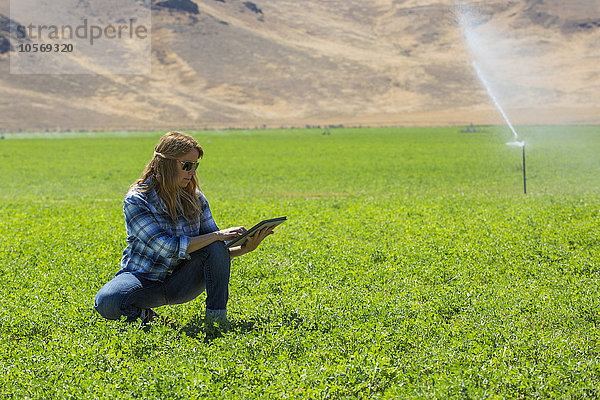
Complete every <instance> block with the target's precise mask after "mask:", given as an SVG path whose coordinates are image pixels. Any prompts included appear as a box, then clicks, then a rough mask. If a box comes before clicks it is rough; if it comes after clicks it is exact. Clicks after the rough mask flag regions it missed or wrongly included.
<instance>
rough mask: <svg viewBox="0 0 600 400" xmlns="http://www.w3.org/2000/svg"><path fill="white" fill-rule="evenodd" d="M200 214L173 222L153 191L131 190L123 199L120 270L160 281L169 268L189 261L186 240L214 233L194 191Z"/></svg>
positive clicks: (205, 205)
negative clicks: (124, 243)
mask: <svg viewBox="0 0 600 400" xmlns="http://www.w3.org/2000/svg"><path fill="white" fill-rule="evenodd" d="M197 195H198V199H199V200H200V207H201V212H200V215H199V216H198V218H197V219H196V220H195V221H190V222H188V221H187V220H186V219H185V218H184V217H183V216H180V217H179V220H178V221H177V223H175V222H174V221H173V219H172V218H171V216H170V215H169V212H168V211H167V207H166V205H165V203H164V202H163V201H162V200H161V199H160V197H158V195H157V194H156V192H155V191H154V190H152V191H150V192H147V193H142V192H138V191H136V190H135V188H133V189H132V190H130V191H129V192H128V193H127V194H126V195H125V199H124V200H123V212H124V213H125V226H126V229H127V247H126V248H125V250H123V258H122V259H121V270H120V271H119V272H118V273H117V275H118V274H119V273H122V272H132V273H134V274H135V275H139V276H141V277H143V278H146V279H149V280H153V281H161V282H162V281H164V280H165V279H166V278H167V277H168V276H169V275H170V274H171V273H172V272H173V268H174V267H175V266H176V265H177V264H179V263H180V262H181V261H183V260H188V259H190V255H189V254H188V253H187V252H186V250H187V248H188V246H189V244H190V238H191V237H192V236H199V235H203V234H206V233H211V232H215V231H218V230H219V228H218V227H217V224H216V223H215V221H214V219H213V216H212V213H211V211H210V207H209V206H208V201H207V200H206V197H204V195H203V194H202V193H200V192H199V191H198V192H197Z"/></svg>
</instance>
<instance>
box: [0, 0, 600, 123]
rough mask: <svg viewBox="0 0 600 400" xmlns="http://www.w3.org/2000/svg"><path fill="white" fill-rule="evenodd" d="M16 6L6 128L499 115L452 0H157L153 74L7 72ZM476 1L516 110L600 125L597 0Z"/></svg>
mask: <svg viewBox="0 0 600 400" xmlns="http://www.w3.org/2000/svg"><path fill="white" fill-rule="evenodd" d="M98 1H99V0H98ZM6 3H7V1H6V0H4V1H3V2H2V3H0V4H1V7H0V14H3V16H1V17H0V95H1V98H2V102H1V103H0V115H1V116H2V120H3V124H2V129H3V130H5V131H16V130H19V129H21V130H44V129H50V130H55V129H59V130H65V129H86V130H97V129H200V128H204V127H255V126H265V125H266V126H279V125H285V126H289V125H296V126H303V125H306V124H309V125H323V124H347V125H357V124H363V125H381V124H408V125H413V124H418V125H446V124H467V123H469V122H474V123H476V124H481V123H501V122H502V120H501V118H500V115H499V114H498V112H496V111H495V109H494V107H493V104H492V103H491V101H490V100H489V99H488V97H487V95H486V93H485V91H484V90H483V88H482V85H481V83H480V82H479V81H478V80H477V78H476V76H475V74H474V73H473V69H472V67H471V58H470V55H469V53H468V50H467V47H466V45H465V43H464V40H463V38H462V35H461V31H460V29H459V28H458V26H457V23H456V7H455V5H454V2H452V1H433V0H405V1H402V0H376V1H370V2H367V1H359V0H328V1H316V0H306V1H301V2H298V1H292V0H256V1H255V2H250V1H241V0H168V1H157V2H153V10H152V57H151V58H152V60H151V63H152V73H151V74H148V75H113V74H102V72H101V71H100V74H94V75H60V74H59V75H17V74H10V73H9V57H10V55H11V54H12V53H14V52H15V51H16V47H15V46H17V44H18V39H17V38H16V37H15V36H14V35H12V36H11V32H10V29H9V26H10V24H11V23H19V21H10V20H9V19H8V18H7V17H8V16H9V13H8V7H7V4H6ZM463 3H465V2H463ZM470 4H472V5H476V6H477V7H478V8H479V9H480V10H481V14H482V16H483V19H482V21H480V22H482V24H481V29H484V28H486V27H492V28H493V29H494V30H495V31H496V32H497V33H498V38H499V39H498V41H497V42H491V43H490V44H489V46H487V47H486V48H487V49H488V50H489V51H490V52H494V51H496V50H497V51H496V53H494V54H496V55H498V54H499V55H501V57H499V58H498V62H497V64H498V67H499V73H497V76H495V78H496V79H498V80H499V81H501V85H502V86H503V88H502V89H503V98H502V101H503V104H504V105H505V108H506V109H507V111H508V113H509V115H510V116H511V119H514V121H515V122H516V123H548V124H556V123H560V124H568V123H576V124H592V123H593V124H597V123H600V68H599V65H600V0H572V1H569V2H564V1H558V0H546V1H540V0H521V1H513V2H505V1H485V2H470ZM499 44H502V45H503V46H502V47H501V46H500V45H499ZM507 48H508V49H509V50H508V51H507V50H506V49H507ZM90 68H92V66H90ZM96 72H98V71H96ZM497 72H498V71H497Z"/></svg>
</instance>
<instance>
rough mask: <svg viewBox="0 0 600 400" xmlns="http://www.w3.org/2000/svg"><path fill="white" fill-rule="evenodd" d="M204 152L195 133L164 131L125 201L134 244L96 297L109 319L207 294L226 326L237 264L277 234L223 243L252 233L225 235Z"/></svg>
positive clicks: (212, 312) (215, 317)
mask: <svg viewBox="0 0 600 400" xmlns="http://www.w3.org/2000/svg"><path fill="white" fill-rule="evenodd" d="M202 155H203V151H202V148H201V147H200V145H199V144H198V143H197V142H196V141H195V140H194V138H192V137H191V136H189V135H187V134H185V133H180V132H169V133H167V134H165V135H164V136H163V137H162V138H161V139H160V140H159V142H158V144H157V145H156V147H155V149H154V157H153V158H152V160H151V161H150V162H149V163H148V165H146V168H145V169H144V171H143V172H142V176H141V178H140V179H138V180H137V181H136V182H135V183H134V184H133V185H131V188H130V189H129V192H128V193H127V194H126V195H125V199H124V201H123V211H124V213H125V225H126V228H127V247H126V248H125V250H124V251H123V258H122V259H121V269H120V270H119V272H117V274H116V275H115V276H114V278H113V279H112V280H111V281H109V282H108V283H107V284H106V285H104V286H103V287H102V288H101V289H100V291H98V293H97V294H96V299H95V306H94V307H95V309H96V310H97V311H98V313H100V315H102V316H103V317H104V318H107V319H120V318H121V317H122V316H125V317H127V320H128V321H135V320H137V319H141V321H142V323H147V322H149V321H151V320H152V319H153V318H154V317H155V316H156V313H155V312H154V311H153V310H152V308H154V307H159V306H163V305H166V304H181V303H186V302H188V301H190V300H193V299H194V298H196V297H197V296H198V295H199V294H200V293H202V292H203V291H204V290H205V289H206V318H207V319H209V320H212V321H216V322H217V323H223V322H226V321H227V299H228V297H229V270H230V264H231V259H232V258H233V257H237V256H241V255H242V254H245V253H249V252H251V251H253V250H254V249H256V247H257V246H258V245H259V244H260V242H262V240H263V239H265V238H266V237H267V236H269V235H270V234H272V233H273V231H272V229H263V230H262V231H260V232H258V233H256V234H255V235H254V236H253V237H250V238H249V239H248V241H247V242H246V244H245V245H243V246H238V247H234V248H227V246H226V245H225V243H224V241H228V240H232V239H234V238H236V237H237V236H238V235H241V234H243V233H244V232H246V229H245V228H244V227H243V226H239V227H233V228H228V229H223V230H219V228H218V227H217V225H216V224H215V222H214V220H213V217H212V214H211V211H210V208H209V206H208V202H207V200H206V198H205V197H204V195H203V194H202V193H201V192H200V190H199V188H198V179H197V177H196V168H197V167H198V159H199V158H201V157H202Z"/></svg>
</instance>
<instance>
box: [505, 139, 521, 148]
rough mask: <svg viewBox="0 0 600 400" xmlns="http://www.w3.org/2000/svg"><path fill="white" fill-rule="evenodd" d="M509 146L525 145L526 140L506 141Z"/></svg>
mask: <svg viewBox="0 0 600 400" xmlns="http://www.w3.org/2000/svg"><path fill="white" fill-rule="evenodd" d="M506 145H507V146H515V147H525V142H518V141H516V140H515V141H514V142H506Z"/></svg>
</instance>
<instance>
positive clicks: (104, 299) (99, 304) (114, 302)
mask: <svg viewBox="0 0 600 400" xmlns="http://www.w3.org/2000/svg"><path fill="white" fill-rule="evenodd" d="M119 303H120V299H118V298H117V296H115V293H112V294H111V293H107V291H106V290H105V288H104V287H103V288H102V289H100V290H99V291H98V293H97V294H96V297H95V299H94V309H95V310H96V311H97V312H98V314H100V315H101V316H103V317H104V318H106V319H119V318H121V310H120V307H119Z"/></svg>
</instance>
